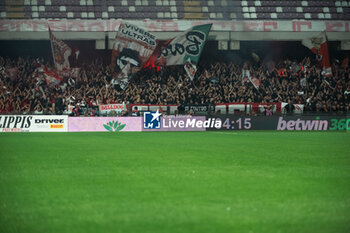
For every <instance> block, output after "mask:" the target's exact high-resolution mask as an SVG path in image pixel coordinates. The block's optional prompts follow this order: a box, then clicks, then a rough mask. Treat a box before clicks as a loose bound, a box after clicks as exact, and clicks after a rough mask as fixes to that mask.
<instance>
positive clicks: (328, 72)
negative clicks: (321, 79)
mask: <svg viewBox="0 0 350 233" xmlns="http://www.w3.org/2000/svg"><path fill="white" fill-rule="evenodd" d="M302 44H303V45H304V46H306V47H308V48H309V49H311V51H312V52H313V53H314V54H316V58H317V60H319V61H320V63H321V65H322V68H323V71H322V74H323V75H325V76H332V68H331V63H330V62H329V53H328V40H327V36H326V32H322V33H321V34H319V35H318V36H316V37H313V38H307V39H304V40H303V41H302Z"/></svg>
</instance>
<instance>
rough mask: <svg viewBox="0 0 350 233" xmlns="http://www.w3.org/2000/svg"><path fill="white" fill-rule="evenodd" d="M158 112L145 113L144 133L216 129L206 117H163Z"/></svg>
mask: <svg viewBox="0 0 350 233" xmlns="http://www.w3.org/2000/svg"><path fill="white" fill-rule="evenodd" d="M157 113H158V112H144V114H143V128H142V130H143V131H205V129H206V128H207V127H214V125H215V122H214V121H212V119H208V120H207V119H206V118H205V116H161V115H160V114H157Z"/></svg>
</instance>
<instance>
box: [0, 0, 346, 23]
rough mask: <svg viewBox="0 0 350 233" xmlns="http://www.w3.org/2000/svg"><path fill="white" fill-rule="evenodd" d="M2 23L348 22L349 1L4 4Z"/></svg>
mask: <svg viewBox="0 0 350 233" xmlns="http://www.w3.org/2000/svg"><path fill="white" fill-rule="evenodd" d="M0 17H1V18H3V19H62V18H67V19H188V20H194V19H197V20H198V19H210V20H232V19H237V20H265V19H273V20H276V19H281V20H292V19H305V20H349V19H350V1H316V0H303V1H275V0H255V1H253V0H221V1H213V0H203V1H198V0H197V1H190V0H182V1H175V0H132V1H130V0H129V1H127V0H121V1H113V0H72V1H71V0H6V1H1V2H0Z"/></svg>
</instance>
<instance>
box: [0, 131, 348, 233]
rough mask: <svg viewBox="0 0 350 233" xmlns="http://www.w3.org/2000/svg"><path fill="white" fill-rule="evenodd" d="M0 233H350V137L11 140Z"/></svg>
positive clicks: (1, 137) (20, 136)
mask: <svg viewBox="0 0 350 233" xmlns="http://www.w3.org/2000/svg"><path fill="white" fill-rule="evenodd" d="M0 232H1V233H11V232H23V233H51V232H52V233H56V232H59V233H70V232H73V233H101V232H106V233H107V232H108V233H110V232H120V233H141V232H142V233H167V232H169V233H187V232H188V233H197V232H198V233H211V232H218V233H224V232H239V233H245V232H246V233H272V232H274V233H278V232H280V233H285V232H290V233H311V232H312V233H313V232H315V233H326V232H327V233H328V232H339V233H344V232H350V133H349V132H273V131H271V132H267V131H262V132H257V131H255V132H247V131H246V132H232V133H230V132H147V133H146V132H143V133H127V132H118V133H107V132H106V133H13V134H11V133H2V134H0Z"/></svg>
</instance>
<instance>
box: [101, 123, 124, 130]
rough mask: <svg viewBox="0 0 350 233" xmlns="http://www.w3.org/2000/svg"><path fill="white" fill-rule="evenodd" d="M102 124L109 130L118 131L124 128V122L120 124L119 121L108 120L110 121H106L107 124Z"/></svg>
mask: <svg viewBox="0 0 350 233" xmlns="http://www.w3.org/2000/svg"><path fill="white" fill-rule="evenodd" d="M103 126H104V127H105V129H106V130H108V131H110V132H118V131H121V130H122V129H124V127H125V126H126V124H124V125H122V123H121V122H118V121H116V122H114V121H110V122H108V123H107V124H105V125H103Z"/></svg>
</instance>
